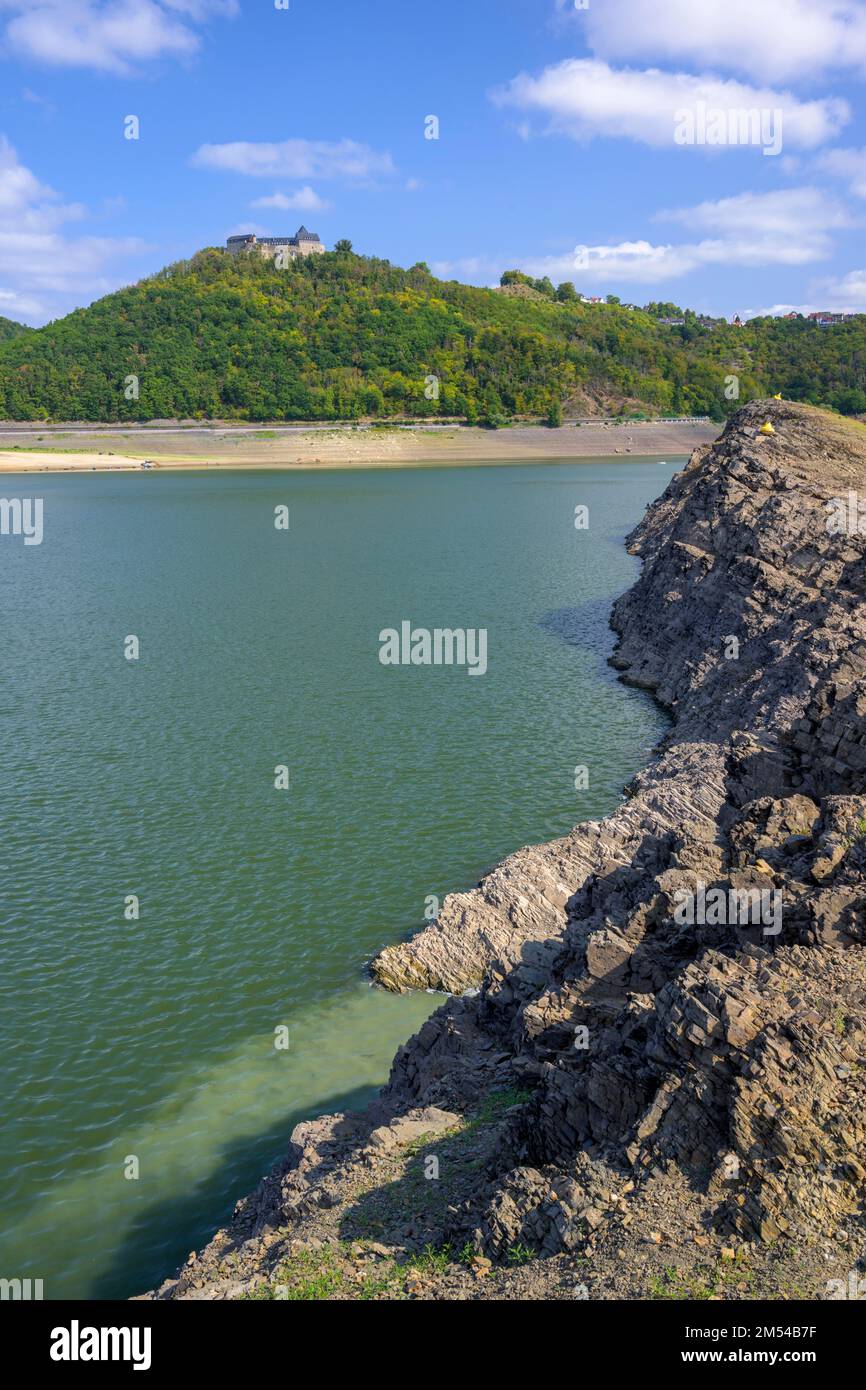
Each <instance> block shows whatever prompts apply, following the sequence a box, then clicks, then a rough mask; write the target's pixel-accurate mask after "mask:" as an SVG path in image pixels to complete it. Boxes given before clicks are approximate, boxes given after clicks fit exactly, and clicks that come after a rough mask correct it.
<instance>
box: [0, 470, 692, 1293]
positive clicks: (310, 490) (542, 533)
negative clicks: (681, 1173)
mask: <svg viewBox="0 0 866 1390" xmlns="http://www.w3.org/2000/svg"><path fill="white" fill-rule="evenodd" d="M671 472H672V464H671V463H669V464H668V465H667V466H665V467H659V466H657V465H656V464H654V463H624V462H621V461H617V462H609V461H608V462H606V461H600V462H598V463H590V464H571V463H568V464H543V465H532V466H518V467H513V466H512V467H469V468H429V469H411V470H410V469H406V470H385V469H382V470H372V469H371V470H365V471H357V472H355V471H353V472H347V471H340V472H328V473H325V474H320V475H315V474H313V473H309V472H307V473H293V474H278V473H234V472H219V473H201V474H185V475H184V474H174V475H172V474H164V473H158V472H154V473H149V474H142V475H135V474H130V475H123V474H88V475H84V476H76V477H69V476H64V475H55V476H49V475H31V476H29V477H24V476H21V477H12V476H9V475H7V476H6V477H4V479H3V482H2V488H0V491H2V492H3V494H4V496H6V497H13V496H22V497H33V496H41V497H42V498H43V499H44V540H43V543H42V544H41V545H39V546H24V545H23V543H22V540H21V538H16V537H14V536H3V537H0V576H2V584H0V651H2V689H0V735H2V747H3V778H2V800H3V832H2V861H0V906H2V985H3V1009H2V1020H0V1045H2V1056H3V1069H2V1087H3V1098H4V1103H3V1120H2V1141H0V1204H2V1239H0V1277H4V1278H13V1277H27V1276H30V1277H31V1278H41V1279H43V1280H44V1284H45V1296H46V1297H49V1298H51V1297H64V1296H85V1297H94V1296H97V1297H101V1296H115V1297H117V1296H126V1295H129V1294H131V1293H134V1292H137V1291H141V1290H142V1289H144V1288H146V1287H148V1286H150V1285H152V1284H153V1283H156V1282H158V1281H160V1280H161V1279H162V1278H164V1277H166V1276H167V1275H168V1274H170V1273H171V1272H172V1270H173V1267H174V1266H175V1265H176V1264H177V1263H178V1262H179V1261H180V1260H182V1259H183V1258H184V1257H185V1256H186V1254H187V1253H188V1251H189V1250H190V1249H191V1248H196V1247H198V1246H200V1245H201V1243H202V1242H203V1241H204V1240H205V1239H206V1238H207V1237H208V1235H209V1234H210V1233H212V1231H213V1230H214V1229H215V1228H216V1226H217V1225H218V1224H220V1222H222V1221H223V1220H224V1219H225V1218H226V1217H227V1215H228V1214H229V1213H230V1211H231V1207H232V1205H233V1203H234V1201H236V1200H237V1198H238V1197H240V1196H242V1195H243V1194H244V1192H246V1191H247V1190H249V1189H250V1188H251V1187H252V1186H253V1185H254V1184H255V1183H256V1181H257V1180H258V1178H259V1177H260V1176H261V1174H262V1172H264V1171H265V1169H266V1168H267V1167H268V1165H269V1164H270V1163H271V1162H272V1161H273V1160H274V1159H275V1158H276V1157H277V1156H278V1155H279V1154H280V1153H281V1152H282V1151H283V1149H284V1147H285V1142H286V1139H287V1137H288V1134H289V1131H290V1130H291V1127H292V1125H293V1124H294V1123H295V1122H296V1121H297V1120H298V1119H300V1118H302V1117H304V1116H309V1115H312V1114H316V1113H320V1112H322V1111H325V1110H331V1109H334V1108H340V1107H343V1106H346V1105H353V1104H359V1103H362V1102H363V1101H364V1100H365V1099H366V1098H368V1096H369V1095H370V1094H371V1088H373V1087H375V1086H377V1085H379V1084H381V1082H382V1081H383V1080H384V1079H385V1077H386V1075H387V1069H388V1063H389V1061H390V1058H391V1056H392V1054H393V1052H394V1050H395V1048H396V1046H397V1045H398V1043H400V1042H401V1041H402V1040H404V1039H405V1038H406V1037H408V1036H409V1034H411V1033H412V1032H413V1031H414V1030H415V1029H416V1028H417V1027H418V1026H419V1024H420V1023H421V1022H422V1020H423V1019H424V1018H425V1017H426V1015H427V1014H428V1013H429V1012H430V1010H431V1009H432V1008H433V1007H434V1006H435V1004H436V1002H437V1001H436V1000H435V999H434V998H433V997H431V996H428V995H422V996H410V997H405V998H395V997H392V996H389V995H386V994H384V993H382V992H380V991H377V990H372V989H370V988H369V987H368V985H367V984H366V982H365V978H364V966H365V962H366V961H367V960H368V959H369V957H370V956H371V955H372V954H373V953H374V952H375V951H376V950H377V949H378V948H379V947H380V946H382V945H384V944H386V943H388V942H391V941H395V940H397V939H399V938H400V937H401V936H402V935H404V934H406V933H408V932H409V931H410V930H412V929H413V928H415V927H416V926H418V925H420V924H421V922H422V919H423V913H424V904H425V899H426V898H427V896H428V895H431V894H435V895H438V896H439V897H442V896H443V895H444V894H445V893H447V892H449V891H450V890H452V889H456V888H464V887H467V886H470V885H471V884H473V883H474V882H476V881H477V879H478V877H479V876H480V875H481V874H482V873H483V872H484V871H485V870H486V869H488V868H489V867H490V866H491V865H492V864H494V863H495V862H496V861H497V860H498V859H500V858H501V857H502V856H503V855H505V854H507V853H509V852H510V851H511V850H514V849H516V848H517V847H518V846H520V845H521V844H526V843H531V842H533V841H536V840H543V839H547V838H550V837H551V836H554V835H559V834H562V833H563V832H565V831H566V830H567V829H568V828H569V827H570V826H571V825H572V824H573V823H574V822H575V821H576V820H579V819H583V818H586V817H590V816H597V815H600V814H603V813H604V812H606V811H608V810H610V809H611V807H612V806H613V805H614V804H615V803H616V801H617V798H618V795H619V793H620V790H621V787H622V784H623V782H624V781H626V780H627V779H628V778H629V777H630V776H631V775H632V773H633V772H634V771H635V770H636V768H637V767H638V766H639V765H640V764H641V763H643V762H644V761H645V760H646V758H647V755H648V753H649V750H650V748H651V746H652V744H653V743H654V742H655V740H656V739H657V738H658V736H659V734H660V732H661V730H662V717H661V715H660V714H659V712H658V711H657V710H656V709H655V707H654V706H653V704H652V702H651V701H650V700H649V699H648V698H647V697H646V696H645V695H643V694H641V693H639V692H636V691H632V690H627V689H625V688H624V687H623V686H622V685H620V684H618V683H617V681H616V679H615V676H614V673H613V672H612V671H611V670H610V668H609V667H607V665H606V664H605V662H606V657H607V655H608V654H609V652H610V650H611V647H612V635H611V634H610V632H609V630H608V626H607V622H608V614H609V609H610V603H611V599H612V598H613V597H614V596H615V595H616V594H617V593H619V592H621V591H622V590H623V589H625V588H626V587H628V585H629V584H630V583H631V582H632V580H633V578H634V576H635V574H636V572H637V563H636V561H634V560H633V559H632V558H631V557H629V556H628V555H627V554H626V552H625V550H624V548H623V545H622V538H623V536H624V534H625V532H626V531H627V530H628V529H629V528H630V526H631V525H633V524H634V523H635V522H636V521H637V520H638V519H639V517H640V516H641V514H642V512H643V508H644V505H645V503H646V502H647V501H649V500H650V499H651V498H653V497H654V496H656V495H657V494H658V493H659V492H660V491H661V489H662V487H663V486H664V485H665V483H666V482H667V480H668V479H669V477H670V476H671ZM581 503H582V504H586V505H588V506H589V512H590V527H589V530H588V531H578V530H576V529H575V527H574V508H575V506H576V505H578V504H581ZM280 505H287V506H288V507H289V509H290V518H291V522H290V528H289V530H288V531H280V530H277V529H276V528H275V526H274V508H275V507H278V506H280ZM404 619H408V620H410V621H411V622H412V623H413V624H414V625H416V626H423V627H428V628H434V627H464V628H466V627H473V628H479V627H482V628H486V629H487V631H488V663H489V668H488V671H487V674H486V675H485V676H483V677H471V676H469V675H468V674H467V672H466V671H465V670H461V669H458V668H451V669H447V668H423V667H405V668H404V667H399V668H391V667H385V666H382V665H381V664H380V663H379V660H378V654H379V632H380V630H381V629H383V628H386V627H399V625H400V622H401V621H402V620H404ZM131 634H134V635H135V636H137V637H138V639H139V642H140V658H139V660H138V661H127V660H126V659H125V657H124V641H125V639H126V638H127V636H129V635H131ZM278 764H285V765H286V766H287V767H288V768H289V770H290V786H289V789H288V790H277V789H276V788H275V787H274V769H275V767H276V766H277V765H278ZM577 764H585V765H586V766H587V767H588V768H589V775H590V785H589V788H588V789H587V790H585V791H581V792H576V791H575V789H574V768H575V765H577ZM131 894H135V895H137V896H138V898H139V900H140V916H139V919H138V920H137V921H135V920H127V918H126V917H125V915H124V904H125V901H126V899H127V898H128V895H131ZM281 1026H284V1027H285V1028H287V1029H288V1037H289V1043H290V1045H289V1047H288V1049H287V1050H278V1049H277V1048H275V1046H274V1040H275V1029H277V1028H279V1027H281ZM131 1156H135V1158H137V1160H138V1168H139V1176H138V1178H137V1179H130V1178H128V1177H127V1176H125V1173H126V1172H127V1171H130V1170H131V1165H130V1164H129V1161H128V1160H129V1159H130V1157H131Z"/></svg>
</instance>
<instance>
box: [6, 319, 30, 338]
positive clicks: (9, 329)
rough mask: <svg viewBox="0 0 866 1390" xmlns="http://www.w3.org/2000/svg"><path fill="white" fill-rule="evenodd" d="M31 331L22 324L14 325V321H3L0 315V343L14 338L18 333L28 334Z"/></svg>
mask: <svg viewBox="0 0 866 1390" xmlns="http://www.w3.org/2000/svg"><path fill="white" fill-rule="evenodd" d="M30 332H32V329H30V328H27V327H26V325H25V324H23V323H15V321H14V319H4V318H3V316H2V315H0V343H5V342H6V340H7V339H8V338H16V337H17V336H18V335H19V334H20V333H30Z"/></svg>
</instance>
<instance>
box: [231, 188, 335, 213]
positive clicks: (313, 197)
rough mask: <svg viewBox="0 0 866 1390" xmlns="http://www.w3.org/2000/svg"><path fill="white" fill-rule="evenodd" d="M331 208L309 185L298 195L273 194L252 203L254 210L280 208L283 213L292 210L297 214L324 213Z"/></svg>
mask: <svg viewBox="0 0 866 1390" xmlns="http://www.w3.org/2000/svg"><path fill="white" fill-rule="evenodd" d="M330 206H331V204H330V203H326V202H325V200H324V199H323V198H320V197H319V195H318V193H317V192H316V190H315V189H314V188H311V187H310V185H309V184H305V185H304V187H303V188H299V189H298V191H297V193H271V194H269V195H268V197H266V198H256V199H254V201H253V202H252V203H250V207H252V208H278V209H280V210H281V211H283V212H288V211H290V210H291V209H294V210H295V211H297V212H323V211H324V210H325V208H329V207H330Z"/></svg>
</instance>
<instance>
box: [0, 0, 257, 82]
mask: <svg viewBox="0 0 866 1390" xmlns="http://www.w3.org/2000/svg"><path fill="white" fill-rule="evenodd" d="M0 11H7V12H8V13H9V15H10V18H9V19H8V20H7V21H6V26H5V39H6V44H7V46H8V47H9V49H11V51H12V52H13V53H15V54H17V55H19V56H20V57H23V58H29V59H33V60H35V61H36V62H39V63H46V64H49V65H50V66H52V67H86V68H96V69H97V70H99V71H103V72H115V73H125V72H128V71H129V70H130V67H133V66H134V65H135V64H137V63H139V62H144V61H147V60H149V59H154V58H160V57H163V56H166V57H170V58H184V57H189V56H190V55H192V54H193V53H195V52H196V50H197V49H198V47H199V43H200V40H199V36H198V34H197V33H196V31H195V29H194V28H191V27H190V26H191V24H192V25H194V24H198V23H204V22H206V21H207V20H209V19H212V18H213V17H214V16H215V15H223V16H230V15H234V14H237V13H238V12H239V7H238V3H237V0H0Z"/></svg>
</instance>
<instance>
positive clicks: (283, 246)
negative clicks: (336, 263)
mask: <svg viewBox="0 0 866 1390" xmlns="http://www.w3.org/2000/svg"><path fill="white" fill-rule="evenodd" d="M226 247H227V248H228V250H229V251H230V252H231V254H232V255H233V256H237V255H239V254H240V253H241V251H255V252H257V253H258V254H259V255H260V256H262V257H263V258H264V259H270V260H274V259H275V258H276V257H277V256H279V255H283V256H290V257H291V258H292V260H296V259H297V257H298V256H320V255H321V254H322V252H323V251H324V249H325V247H324V245H323V243H322V240H321V237H320V236H319V234H318V232H308V231H307V229H306V227H299V228H298V230H297V231H296V232H295V235H294V236H256V234H255V232H244V233H243V234H242V235H241V236H230V237H229V239H228V241H227V242H226Z"/></svg>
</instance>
